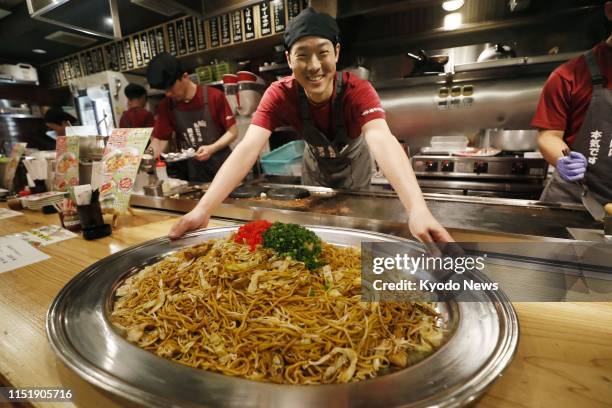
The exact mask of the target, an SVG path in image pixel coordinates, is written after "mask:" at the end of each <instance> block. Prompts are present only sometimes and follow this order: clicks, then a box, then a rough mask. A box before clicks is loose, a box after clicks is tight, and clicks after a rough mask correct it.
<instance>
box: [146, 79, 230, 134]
mask: <svg viewBox="0 0 612 408" xmlns="http://www.w3.org/2000/svg"><path fill="white" fill-rule="evenodd" d="M175 109H178V110H186V111H188V110H197V109H204V103H203V101H202V86H200V85H199V86H198V89H197V91H196V94H195V96H194V97H193V98H192V99H191V100H190V101H189V102H187V103H185V102H183V101H181V102H176V106H175ZM208 109H210V115H211V116H212V118H213V121H214V122H215V125H217V128H218V129H219V130H220V131H221V133H225V132H226V131H227V129H229V128H230V127H232V126H233V125H234V124H235V123H236V119H234V114H233V113H232V109H231V108H230V106H229V103H228V102H227V99H226V98H225V94H224V93H223V92H221V91H220V90H219V89H217V88H214V87H212V86H209V87H208ZM175 126H176V124H175V121H174V113H173V112H172V101H171V100H170V98H168V97H166V98H164V99H162V101H161V102H160V103H159V106H158V108H157V120H156V121H155V127H154V128H153V135H152V136H153V137H154V138H156V139H160V140H168V139H170V136H172V132H174V129H175Z"/></svg>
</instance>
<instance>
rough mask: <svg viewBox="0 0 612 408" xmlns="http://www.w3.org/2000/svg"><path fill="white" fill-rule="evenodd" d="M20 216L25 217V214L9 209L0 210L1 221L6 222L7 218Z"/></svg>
mask: <svg viewBox="0 0 612 408" xmlns="http://www.w3.org/2000/svg"><path fill="white" fill-rule="evenodd" d="M19 215H23V213H22V212H19V211H14V210H11V209H8V208H0V220H4V219H6V218H12V217H17V216H19Z"/></svg>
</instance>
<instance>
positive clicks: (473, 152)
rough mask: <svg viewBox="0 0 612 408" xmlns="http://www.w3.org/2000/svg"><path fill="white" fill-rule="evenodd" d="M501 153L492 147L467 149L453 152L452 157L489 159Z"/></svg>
mask: <svg viewBox="0 0 612 408" xmlns="http://www.w3.org/2000/svg"><path fill="white" fill-rule="evenodd" d="M500 153H501V150H500V149H496V148H494V147H468V148H467V149H465V150H458V151H456V152H453V155H455V156H460V157H491V156H497V155H498V154H500Z"/></svg>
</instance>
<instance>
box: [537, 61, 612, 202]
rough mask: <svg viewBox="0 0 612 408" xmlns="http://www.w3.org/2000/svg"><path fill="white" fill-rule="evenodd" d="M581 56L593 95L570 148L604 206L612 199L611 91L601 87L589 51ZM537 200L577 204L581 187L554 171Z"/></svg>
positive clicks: (598, 73)
mask: <svg viewBox="0 0 612 408" xmlns="http://www.w3.org/2000/svg"><path fill="white" fill-rule="evenodd" d="M584 56H585V59H586V63H587V66H588V67H589V71H590V73H591V83H592V85H593V95H592V96H591V101H590V103H589V108H588V110H587V112H586V115H585V118H584V122H583V123H582V126H581V127H580V131H579V132H578V135H576V140H575V141H574V144H573V145H572V150H573V151H576V152H580V153H582V154H583V155H584V157H586V158H587V161H588V164H587V171H586V173H585V176H584V180H585V183H586V185H587V186H588V187H589V191H590V193H592V194H593V197H595V198H596V199H597V201H599V202H600V203H601V204H603V205H605V204H607V203H609V202H612V90H609V89H606V88H605V87H604V84H603V82H604V81H603V76H602V75H601V72H600V71H599V67H598V66H597V61H596V60H595V56H594V55H593V52H592V51H587V52H586V53H585V54H584ZM608 80H609V81H610V80H612V78H608ZM540 200H541V201H549V202H568V203H581V202H582V187H581V186H580V185H579V184H577V183H570V182H568V181H565V180H563V179H562V178H561V176H559V174H558V172H556V171H555V173H554V174H553V177H552V179H551V180H550V182H549V183H548V184H547V185H546V188H545V189H544V191H543V192H542V196H541V197H540Z"/></svg>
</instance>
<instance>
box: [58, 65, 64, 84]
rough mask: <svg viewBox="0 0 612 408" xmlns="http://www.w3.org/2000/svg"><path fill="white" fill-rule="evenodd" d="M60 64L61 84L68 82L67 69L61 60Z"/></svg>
mask: <svg viewBox="0 0 612 408" xmlns="http://www.w3.org/2000/svg"><path fill="white" fill-rule="evenodd" d="M58 65H59V73H60V84H62V85H63V84H65V83H66V71H65V70H64V64H62V63H61V62H59V63H58Z"/></svg>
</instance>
